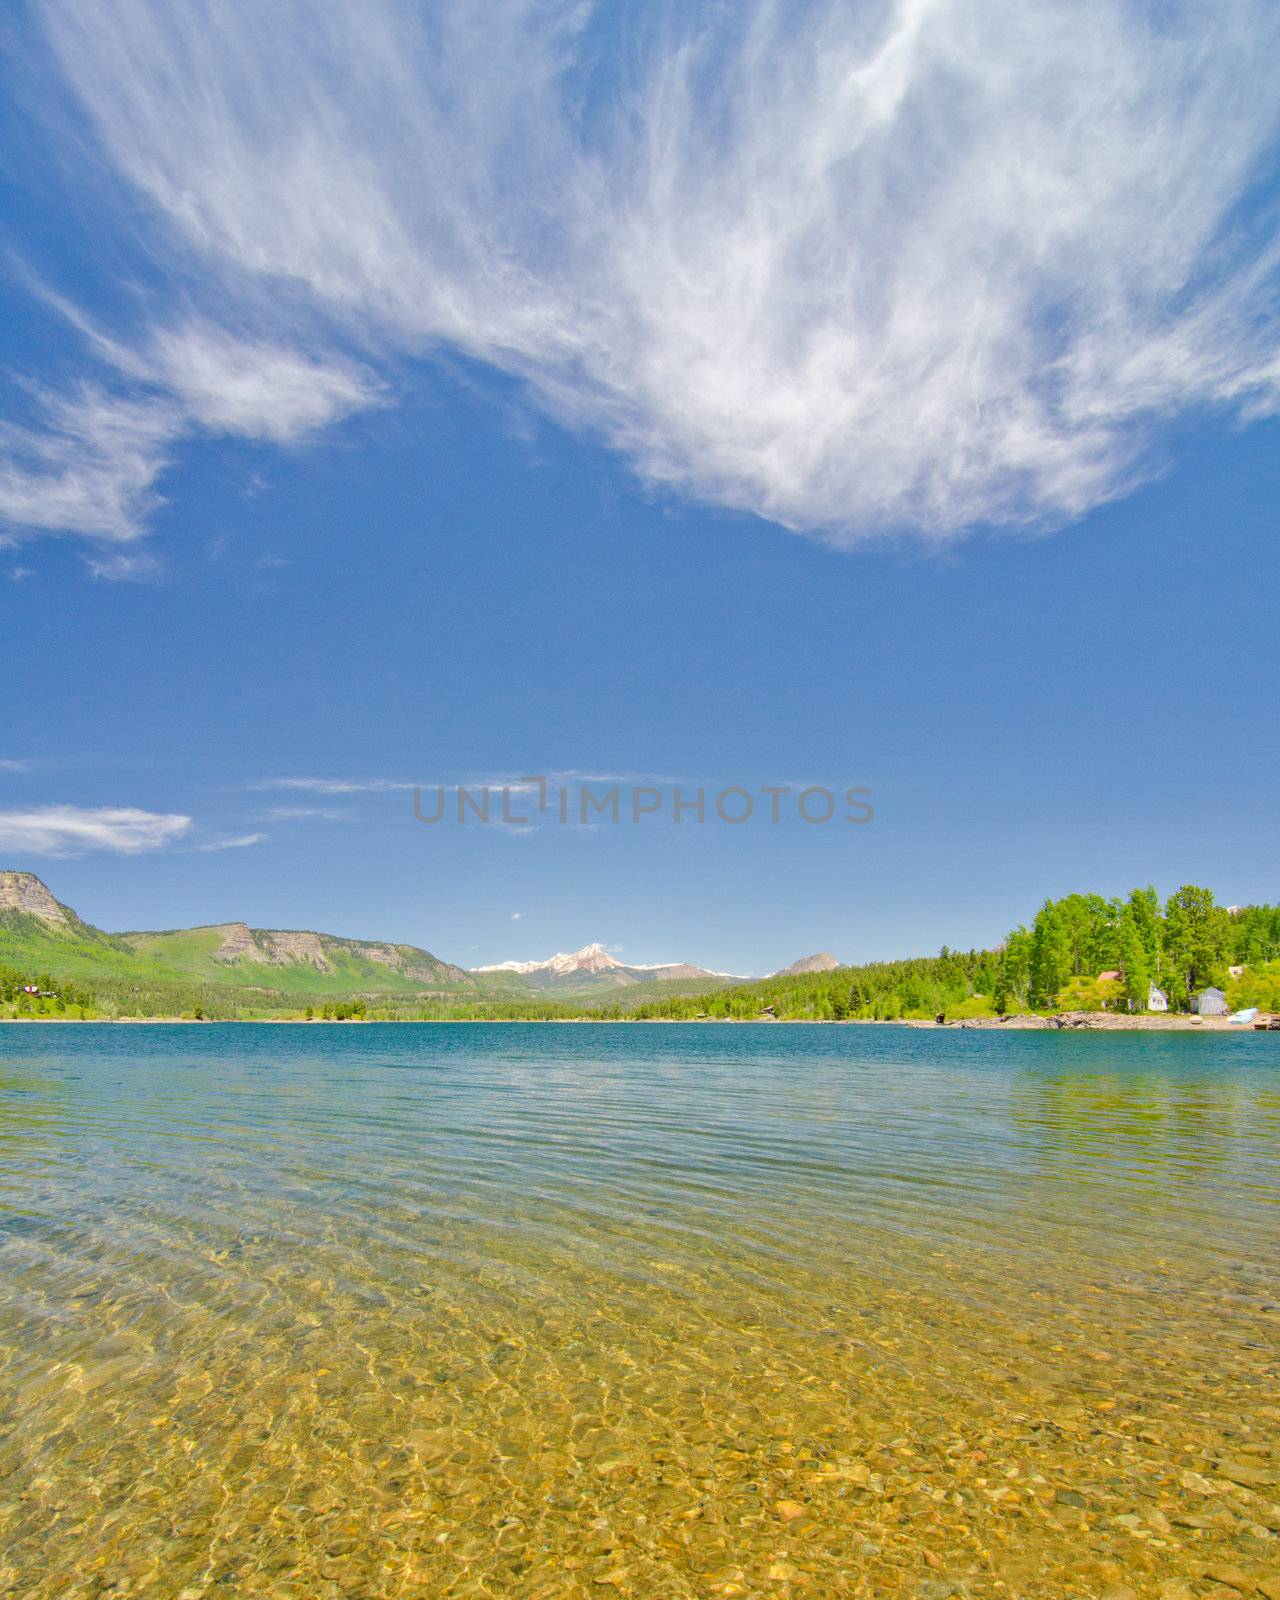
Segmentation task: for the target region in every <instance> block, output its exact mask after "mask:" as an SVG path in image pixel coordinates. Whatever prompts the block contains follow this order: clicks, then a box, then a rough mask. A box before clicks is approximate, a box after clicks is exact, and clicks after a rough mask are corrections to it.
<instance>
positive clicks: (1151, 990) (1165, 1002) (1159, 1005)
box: [1147, 983, 1169, 1011]
mask: <svg viewBox="0 0 1280 1600" xmlns="http://www.w3.org/2000/svg"><path fill="white" fill-rule="evenodd" d="M1168 1009H1169V996H1168V995H1167V994H1166V993H1165V992H1164V990H1163V989H1157V988H1156V986H1155V984H1154V983H1153V984H1151V985H1150V986H1149V987H1148V989H1147V1010H1148V1011H1167V1010H1168Z"/></svg>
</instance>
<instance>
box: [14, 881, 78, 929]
mask: <svg viewBox="0 0 1280 1600" xmlns="http://www.w3.org/2000/svg"><path fill="white" fill-rule="evenodd" d="M0 911H21V912H23V913H25V915H27V916H29V917H39V918H40V920H41V922H48V923H50V924H52V925H55V926H65V925H66V924H67V914H66V912H65V911H64V910H63V908H62V907H61V906H60V905H59V904H58V902H57V901H56V900H55V899H54V898H53V896H52V895H51V894H50V893H49V891H48V889H46V888H45V886H44V884H43V883H41V881H40V879H39V878H37V877H36V875H35V873H34V872H7V871H6V872H0Z"/></svg>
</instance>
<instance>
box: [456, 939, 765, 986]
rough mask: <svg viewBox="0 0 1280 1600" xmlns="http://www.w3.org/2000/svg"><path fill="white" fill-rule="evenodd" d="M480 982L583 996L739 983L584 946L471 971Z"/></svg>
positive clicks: (677, 964) (680, 964)
mask: <svg viewBox="0 0 1280 1600" xmlns="http://www.w3.org/2000/svg"><path fill="white" fill-rule="evenodd" d="M471 971H472V974H473V976H475V977H477V978H486V977H492V976H493V975H495V974H499V973H510V974H511V975H512V976H513V977H517V978H520V979H522V980H523V981H524V983H525V984H526V985H527V987H528V988H530V989H533V990H537V991H540V992H541V991H545V990H547V989H558V990H562V991H566V990H572V991H574V992H577V993H581V992H583V991H584V990H589V989H621V988H628V987H630V986H631V985H632V984H637V983H676V982H683V981H686V980H689V979H697V980H701V981H703V982H705V983H706V985H707V987H714V986H715V985H717V984H721V983H733V982H736V981H738V980H737V979H736V977H735V975H734V974H733V973H728V972H711V971H709V970H708V969H707V968H706V967H695V966H691V965H690V964H689V963H688V962H687V961H668V962H658V963H657V964H656V965H654V966H628V965H627V964H626V963H625V962H622V961H619V960H617V959H616V958H615V957H614V956H612V955H610V954H609V952H608V951H607V950H606V949H605V947H604V946H603V945H602V944H584V945H583V947H582V949H581V950H574V951H572V952H570V953H569V954H564V953H561V954H557V955H554V956H548V957H547V958H546V960H545V961H499V962H496V963H495V964H494V965H493V966H488V967H472V969H471Z"/></svg>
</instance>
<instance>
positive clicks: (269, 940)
mask: <svg viewBox="0 0 1280 1600" xmlns="http://www.w3.org/2000/svg"><path fill="white" fill-rule="evenodd" d="M0 962H2V963H6V964H7V965H9V966H10V967H12V968H14V969H16V970H19V971H21V972H23V973H25V974H29V975H31V976H32V977H35V976H37V975H40V974H48V975H50V976H51V977H56V978H58V979H60V980H64V981H76V982H80V983H86V984H99V985H101V984H103V983H107V984H110V985H112V986H114V987H115V988H116V989H119V990H121V991H122V992H124V991H128V992H130V993H134V994H140V993H142V992H143V991H144V990H145V991H148V992H150V991H156V990H162V989H165V988H166V987H173V986H180V987H182V988H183V989H184V990H186V991H191V990H194V989H200V988H206V989H211V990H216V991H217V992H218V993H219V994H222V995H224V996H225V995H227V994H228V993H231V992H234V993H237V994H239V995H240V996H241V997H242V998H243V999H244V1001H245V1003H252V1004H254V1005H257V1004H264V1005H271V1004H278V1005H285V1004H287V1003H290V1002H293V1003H307V1002H310V1001H312V1000H315V1001H319V1002H323V1001H325V1000H329V999H332V1000H334V1001H337V1000H346V999H354V998H368V999H371V1000H372V999H377V998H383V997H385V998H386V999H388V1000H390V1001H403V1002H406V1003H407V1002H409V1001H411V1000H412V999H413V997H414V996H419V995H420V996H447V997H448V996H451V997H455V998H457V999H460V1000H466V999H468V998H469V997H470V998H475V999H477V1000H483V999H484V998H485V997H495V998H496V997H500V998H502V999H504V1000H507V1001H510V1000H518V999H519V998H520V997H521V996H528V997H529V998H530V999H533V998H535V997H537V996H543V997H546V998H553V997H554V998H556V999H566V1000H572V999H573V998H574V997H577V996H581V997H583V998H584V1000H589V999H590V998H591V997H592V996H593V995H594V996H596V997H598V998H603V997H604V996H605V995H606V994H608V993H610V992H611V991H615V990H633V989H634V990H641V991H642V992H643V991H644V990H645V989H652V990H653V991H654V992H656V993H657V994H663V993H666V994H672V993H684V994H696V993H701V992H703V991H707V990H712V989H717V988H722V987H724V986H725V985H728V984H732V983H737V982H741V981H743V980H742V979H741V978H739V977H738V976H736V975H735V974H733V973H726V972H714V971H711V970H710V969H708V968H706V967H699V966H694V965H693V964H691V963H690V962H686V961H669V962H658V963H655V964H653V965H639V964H628V963H626V962H623V961H619V960H618V959H617V957H616V956H614V955H611V954H610V952H609V951H608V950H607V949H606V948H605V947H604V945H602V944H588V945H584V946H583V947H582V949H580V950H574V951H572V952H570V953H568V954H563V953H562V954H557V955H554V956H549V957H547V958H546V959H545V960H543V961H502V962H498V963H496V964H494V965H491V966H484V967H476V968H473V969H472V970H470V971H466V970H464V969H463V968H462V967H459V966H455V965H454V964H453V963H452V962H449V961H444V960H442V959H441V958H440V957H439V956H437V955H433V954H432V952H431V951H430V950H423V949H420V948H419V947H418V946H417V945H412V944H402V943H399V942H395V941H391V940H377V939H349V938H345V937H342V936H340V935H338V934H332V933H320V932H316V931H314V930H311V929H298V928H253V927H250V926H249V924H248V923H246V922H218V923H206V924H204V925H202V926H198V927H194V928H174V929H167V930H160V931H131V932H123V933H108V932H106V931H105V930H104V929H102V928H98V927H95V926H94V925H93V924H92V923H89V922H86V921H85V920H84V919H83V918H82V917H80V916H79V915H78V914H77V913H76V912H75V911H74V910H72V908H71V907H70V906H68V905H64V904H63V902H62V901H60V900H58V899H56V898H55V897H54V895H53V894H52V893H51V891H50V890H49V888H48V887H47V885H46V884H45V883H44V882H43V881H42V880H41V879H40V878H38V877H37V876H36V875H35V873H33V872H24V871H13V870H5V871H0ZM812 963H819V964H820V965H817V966H815V965H813V964H812ZM827 965H831V966H835V965H837V963H836V961H835V958H834V957H832V956H827V955H820V956H807V957H805V959H804V961H801V962H797V963H796V964H795V965H794V966H793V967H789V968H787V969H786V970H787V971H788V972H813V971H824V970H826V967H827ZM659 986H660V987H659ZM637 998H638V999H639V998H640V996H637Z"/></svg>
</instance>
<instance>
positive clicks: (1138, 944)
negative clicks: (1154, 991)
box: [1120, 906, 1155, 1011]
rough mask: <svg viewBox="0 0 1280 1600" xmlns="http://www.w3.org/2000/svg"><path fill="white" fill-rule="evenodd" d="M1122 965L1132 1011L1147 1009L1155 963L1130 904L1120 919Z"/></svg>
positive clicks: (1125, 987)
mask: <svg viewBox="0 0 1280 1600" xmlns="http://www.w3.org/2000/svg"><path fill="white" fill-rule="evenodd" d="M1120 965H1121V967H1122V968H1123V970H1124V993H1125V999H1126V1000H1127V1001H1128V1003H1129V1009H1130V1011H1145V1010H1146V1009H1147V997H1148V995H1149V993H1150V989H1151V980H1152V977H1153V975H1154V973H1155V965H1154V963H1153V962H1152V959H1151V956H1150V953H1149V951H1148V949H1147V945H1146V941H1145V940H1144V939H1143V936H1142V929H1141V928H1140V927H1139V925H1138V920H1137V918H1136V917H1135V915H1134V913H1133V910H1132V908H1131V907H1130V906H1126V907H1125V909H1124V913H1123V915H1122V917H1121V920H1120Z"/></svg>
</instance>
